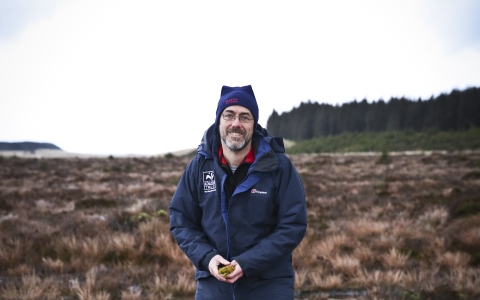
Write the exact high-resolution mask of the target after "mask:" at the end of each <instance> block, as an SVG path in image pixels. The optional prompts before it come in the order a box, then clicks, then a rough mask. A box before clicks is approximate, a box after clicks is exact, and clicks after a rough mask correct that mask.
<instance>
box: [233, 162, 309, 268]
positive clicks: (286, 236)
mask: <svg viewBox="0 0 480 300" xmlns="http://www.w3.org/2000/svg"><path fill="white" fill-rule="evenodd" d="M282 165H283V167H282V169H281V172H280V175H279V176H278V177H277V180H276V188H277V193H276V203H277V205H278V215H277V216H278V224H277V227H276V228H275V231H274V232H273V233H272V234H270V235H269V236H268V237H266V238H264V239H263V240H261V242H260V243H258V244H257V245H255V246H254V247H252V248H250V249H249V250H247V251H245V252H244V253H242V254H241V255H239V256H237V257H236V258H235V260H236V261H237V262H238V264H239V265H240V267H241V268H242V271H243V273H244V275H245V276H250V275H261V274H262V273H263V274H264V273H265V272H268V271H269V270H271V269H272V268H273V269H275V268H274V267H275V264H276V263H277V262H279V261H282V260H283V261H285V259H286V257H289V256H290V255H291V253H292V251H293V250H294V249H295V248H296V247H297V246H298V245H299V244H300V242H301V241H302V239H303V238H304V236H305V232H306V228H307V208H306V198H305V190H304V188H303V184H302V181H301V179H300V176H299V175H298V173H297V171H296V170H295V168H294V167H293V165H292V163H291V162H290V160H288V158H286V157H285V159H284V160H282ZM288 263H289V264H290V265H291V262H290V260H289V261H288ZM277 267H280V266H277ZM272 271H274V270H272Z"/></svg>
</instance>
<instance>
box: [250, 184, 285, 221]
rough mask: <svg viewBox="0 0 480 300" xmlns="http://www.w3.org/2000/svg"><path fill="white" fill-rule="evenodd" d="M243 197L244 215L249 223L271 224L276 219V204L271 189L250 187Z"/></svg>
mask: <svg viewBox="0 0 480 300" xmlns="http://www.w3.org/2000/svg"><path fill="white" fill-rule="evenodd" d="M248 193H249V194H248V197H247V199H245V203H244V204H245V206H244V209H245V210H244V213H245V214H244V215H245V217H246V218H247V219H248V223H250V224H251V225H262V226H264V225H273V224H275V223H276V220H277V205H276V204H275V201H274V198H273V190H271V189H268V190H267V189H259V188H252V189H251V190H250V191H249V192H248Z"/></svg>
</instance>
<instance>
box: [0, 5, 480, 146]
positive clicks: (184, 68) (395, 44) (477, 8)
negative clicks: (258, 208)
mask: <svg viewBox="0 0 480 300" xmlns="http://www.w3.org/2000/svg"><path fill="white" fill-rule="evenodd" d="M479 70H480V1H475V0H468V1H467V0H459V1H445V0H436V1H433V0H420V1H413V0H407V1H353V0H351V1H348V0H345V1H295V2H294V1H284V0H280V1H251V0H246V1H242V2H241V3H239V2H233V1H225V0H222V1H215V0H214V1H107V0H100V1H72V0H66V1H53V0H51V1H48V0H36V1H24V0H0V141H9V142H13V141H38V142H51V143H54V144H56V145H58V146H59V147H61V148H62V149H64V150H66V151H69V152H75V153H89V154H114V155H122V154H146V155H151V154H159V153H166V152H170V151H176V150H182V149H189V148H195V147H196V146H197V145H198V144H199V142H200V139H201V137H202V135H203V132H204V131H205V129H206V128H207V127H208V126H209V125H211V124H212V123H213V122H214V119H215V110H216V105H217V102H218V98H219V96H220V90H221V87H222V85H231V86H241V85H247V84H251V85H252V86H253V90H254V92H255V95H256V97H257V101H258V103H259V108H260V120H259V123H260V124H261V125H263V126H266V122H267V119H268V117H269V116H270V114H271V113H272V111H273V110H274V109H275V110H277V111H278V112H279V113H282V112H285V111H289V110H291V109H292V108H293V107H296V106H298V105H299V104H300V103H301V102H302V101H303V102H305V101H308V100H311V101H317V102H320V103H330V104H342V103H345V102H350V101H352V100H355V99H356V100H362V99H364V98H366V99H367V100H369V101H374V100H375V101H376V100H379V99H384V100H388V99H390V98H391V97H402V96H405V97H407V98H410V99H418V98H422V99H428V98H430V97H431V96H436V95H438V94H440V93H442V92H443V93H445V92H450V91H451V90H452V89H465V88H467V87H470V86H480V71H479Z"/></svg>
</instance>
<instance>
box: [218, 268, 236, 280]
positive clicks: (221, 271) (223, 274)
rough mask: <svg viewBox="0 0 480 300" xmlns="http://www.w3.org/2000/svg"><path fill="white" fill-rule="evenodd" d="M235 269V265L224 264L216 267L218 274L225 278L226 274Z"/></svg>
mask: <svg viewBox="0 0 480 300" xmlns="http://www.w3.org/2000/svg"><path fill="white" fill-rule="evenodd" d="M233 270H235V266H225V267H221V268H220V269H218V274H220V275H222V276H223V277H224V278H227V275H228V274H230V273H232V272H233Z"/></svg>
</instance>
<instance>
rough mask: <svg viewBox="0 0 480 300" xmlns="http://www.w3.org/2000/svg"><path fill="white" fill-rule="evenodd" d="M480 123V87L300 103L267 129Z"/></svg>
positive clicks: (295, 134) (316, 132) (300, 133)
mask: <svg viewBox="0 0 480 300" xmlns="http://www.w3.org/2000/svg"><path fill="white" fill-rule="evenodd" d="M470 127H480V88H476V87H472V88H468V89H466V90H463V91H459V90H453V91H452V92H451V93H450V94H441V95H439V96H438V97H435V98H434V97H433V96H432V97H431V98H430V99H429V100H422V99H418V100H417V101H412V100H408V99H405V98H400V99H397V98H391V99H390V101H388V102H385V101H383V100H379V101H376V102H372V103H368V102H367V100H365V99H364V100H363V101H360V102H357V101H353V102H349V103H345V104H343V105H341V106H338V105H336V106H333V105H330V104H319V103H317V102H315V103H312V102H310V101H309V102H307V103H303V102H302V103H301V104H300V106H299V107H295V108H294V109H293V110H291V111H290V112H286V113H283V114H281V115H279V114H278V113H277V112H276V111H275V110H274V111H273V113H272V115H271V116H270V117H269V118H268V121H267V129H268V130H269V131H270V132H271V133H272V134H273V135H276V136H283V137H284V138H286V139H290V140H294V141H302V140H308V139H311V138H316V137H323V136H329V135H338V134H341V133H343V132H364V131H371V132H378V131H387V130H403V129H413V130H415V131H425V130H428V129H438V130H442V131H447V130H465V129H469V128H470Z"/></svg>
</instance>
